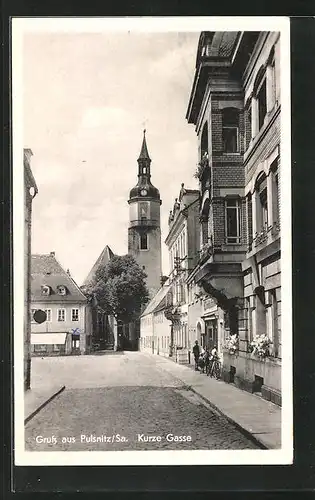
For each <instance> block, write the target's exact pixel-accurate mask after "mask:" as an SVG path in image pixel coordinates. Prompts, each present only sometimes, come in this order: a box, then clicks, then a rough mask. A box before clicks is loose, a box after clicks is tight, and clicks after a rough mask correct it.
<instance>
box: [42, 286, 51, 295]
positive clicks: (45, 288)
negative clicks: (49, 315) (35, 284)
mask: <svg viewBox="0 0 315 500" xmlns="http://www.w3.org/2000/svg"><path fill="white" fill-rule="evenodd" d="M42 295H45V296H46V295H50V286H48V285H43V286H42Z"/></svg>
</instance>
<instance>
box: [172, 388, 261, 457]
mask: <svg viewBox="0 0 315 500" xmlns="http://www.w3.org/2000/svg"><path fill="white" fill-rule="evenodd" d="M182 382H184V381H183V380H182ZM188 387H189V389H190V390H191V391H192V392H194V393H195V394H198V396H199V397H200V398H201V399H203V400H204V401H206V402H207V403H208V405H209V406H211V408H212V409H213V410H215V411H216V412H218V413H219V414H220V415H221V416H222V417H224V418H225V419H226V420H227V421H228V422H230V424H232V425H234V427H236V428H237V429H238V430H239V431H240V432H241V433H242V434H243V435H244V436H245V437H247V438H248V439H250V440H251V441H253V442H254V443H255V444H256V445H257V446H259V448H261V449H262V450H269V449H270V448H268V446H266V445H265V444H264V443H263V442H262V441H260V439H258V438H256V437H255V436H254V435H253V434H252V433H251V432H250V431H248V430H247V429H245V427H243V426H242V425H241V424H239V423H238V422H236V420H233V418H231V417H228V416H227V415H226V414H225V413H224V412H223V411H222V410H220V408H219V407H218V406H216V405H215V404H214V403H212V401H210V400H209V399H207V398H206V397H205V396H203V395H202V394H200V393H199V392H198V391H197V390H196V389H194V388H193V387H192V386H190V385H189V386H188Z"/></svg>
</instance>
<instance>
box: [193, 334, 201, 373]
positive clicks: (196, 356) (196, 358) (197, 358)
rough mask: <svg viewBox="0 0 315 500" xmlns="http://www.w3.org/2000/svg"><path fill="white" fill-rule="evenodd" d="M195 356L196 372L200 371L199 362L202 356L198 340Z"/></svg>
mask: <svg viewBox="0 0 315 500" xmlns="http://www.w3.org/2000/svg"><path fill="white" fill-rule="evenodd" d="M193 354H194V358H195V370H196V371H198V361H199V355H200V347H199V344H198V340H196V341H195V345H194V347H193Z"/></svg>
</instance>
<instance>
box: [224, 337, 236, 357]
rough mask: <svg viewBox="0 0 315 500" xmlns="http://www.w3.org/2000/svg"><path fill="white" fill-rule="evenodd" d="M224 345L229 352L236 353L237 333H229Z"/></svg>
mask: <svg viewBox="0 0 315 500" xmlns="http://www.w3.org/2000/svg"><path fill="white" fill-rule="evenodd" d="M224 347H225V349H227V350H228V351H229V353H230V354H236V352H237V351H238V348H239V342H238V335H236V334H234V335H229V337H228V338H227V340H226V343H225V346H224Z"/></svg>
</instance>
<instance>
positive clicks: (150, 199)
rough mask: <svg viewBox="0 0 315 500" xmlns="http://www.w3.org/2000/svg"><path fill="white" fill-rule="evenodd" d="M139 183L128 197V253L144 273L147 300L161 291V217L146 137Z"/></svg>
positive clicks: (144, 137)
mask: <svg viewBox="0 0 315 500" xmlns="http://www.w3.org/2000/svg"><path fill="white" fill-rule="evenodd" d="M137 161H138V182H137V185H136V186H135V187H133V188H132V189H131V191H130V194H129V199H128V204H129V228H128V253H129V254H130V255H133V256H134V258H135V259H136V261H137V262H138V264H139V266H140V267H141V268H142V269H143V270H144V271H145V273H146V275H147V278H146V283H147V286H148V289H149V293H150V297H153V296H154V294H155V293H156V292H157V290H158V289H159V288H160V279H161V274H162V263H161V254H162V251H161V214H160V211H161V209H160V205H161V203H162V201H161V198H160V192H159V190H158V189H157V188H156V187H155V186H153V184H152V182H151V172H150V166H151V158H150V156H149V152H148V146H147V141H146V133H145V130H144V131H143V139H142V146H141V151H140V155H139V158H138V160H137Z"/></svg>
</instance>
